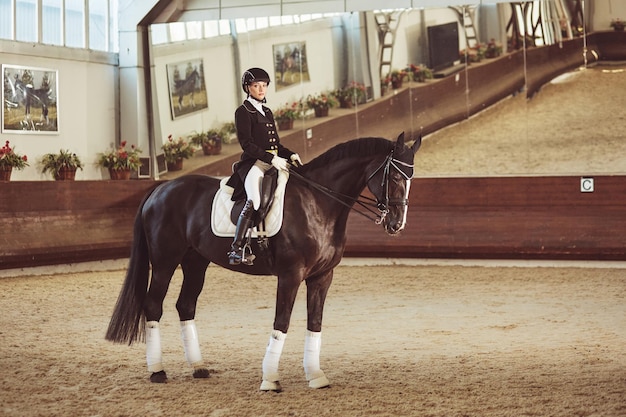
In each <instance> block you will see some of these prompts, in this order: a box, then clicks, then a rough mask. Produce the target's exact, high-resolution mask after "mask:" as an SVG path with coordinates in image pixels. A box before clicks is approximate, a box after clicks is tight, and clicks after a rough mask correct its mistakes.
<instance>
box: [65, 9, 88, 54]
mask: <svg viewBox="0 0 626 417" xmlns="http://www.w3.org/2000/svg"><path fill="white" fill-rule="evenodd" d="M84 22H85V3H84V2H83V1H82V0H65V46H71V47H74V48H84V47H85V23H84Z"/></svg>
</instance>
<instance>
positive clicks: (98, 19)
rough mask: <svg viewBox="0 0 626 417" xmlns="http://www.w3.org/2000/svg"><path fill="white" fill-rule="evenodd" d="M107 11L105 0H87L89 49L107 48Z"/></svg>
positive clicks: (103, 49)
mask: <svg viewBox="0 0 626 417" xmlns="http://www.w3.org/2000/svg"><path fill="white" fill-rule="evenodd" d="M108 16H109V11H108V10H107V2H106V1H102V0H89V45H88V47H89V49H96V50H98V51H106V50H107V39H108V38H109V19H108Z"/></svg>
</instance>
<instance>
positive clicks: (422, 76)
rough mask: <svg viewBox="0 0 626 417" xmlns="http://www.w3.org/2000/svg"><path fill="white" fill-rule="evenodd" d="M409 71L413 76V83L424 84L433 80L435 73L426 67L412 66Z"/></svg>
mask: <svg viewBox="0 0 626 417" xmlns="http://www.w3.org/2000/svg"><path fill="white" fill-rule="evenodd" d="M407 70H408V71H409V72H410V73H411V74H413V81H418V82H424V81H426V80H429V79H431V78H433V72H432V71H431V70H430V69H429V68H428V67H426V66H425V65H415V64H411V65H409V67H408V68H407Z"/></svg>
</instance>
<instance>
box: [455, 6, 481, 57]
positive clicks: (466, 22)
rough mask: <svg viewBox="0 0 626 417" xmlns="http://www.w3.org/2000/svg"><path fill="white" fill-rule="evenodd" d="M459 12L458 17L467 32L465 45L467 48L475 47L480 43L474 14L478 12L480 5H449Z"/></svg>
mask: <svg viewBox="0 0 626 417" xmlns="http://www.w3.org/2000/svg"><path fill="white" fill-rule="evenodd" d="M448 7H450V8H451V9H452V10H454V11H455V12H456V13H457V18H458V19H459V23H460V24H461V27H463V32H464V33H465V47H466V48H467V49H469V48H473V47H475V46H476V45H478V43H479V40H478V32H477V31H476V25H475V24H474V16H475V14H476V8H477V7H478V6H448Z"/></svg>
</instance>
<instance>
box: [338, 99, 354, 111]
mask: <svg viewBox="0 0 626 417" xmlns="http://www.w3.org/2000/svg"><path fill="white" fill-rule="evenodd" d="M339 107H341V108H342V109H351V108H352V99H351V98H341V99H339Z"/></svg>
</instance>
